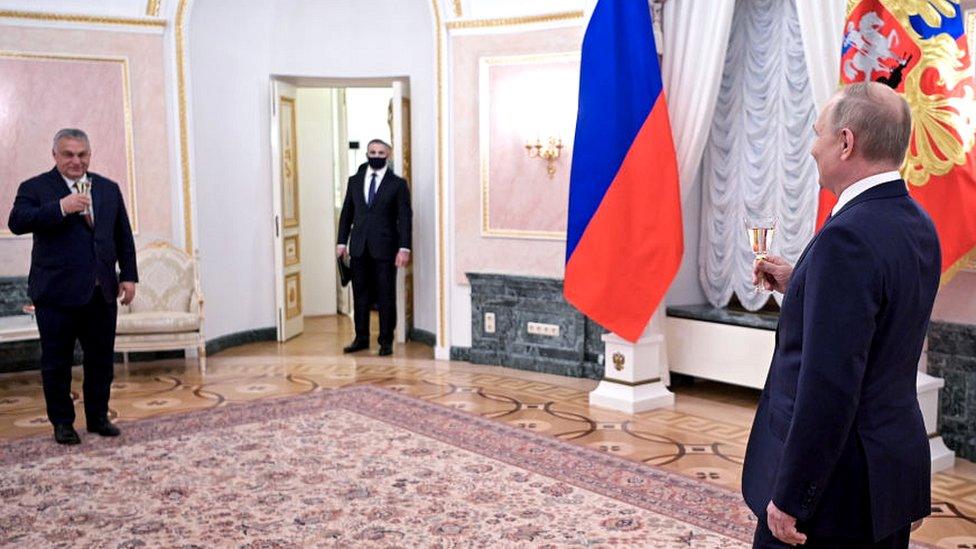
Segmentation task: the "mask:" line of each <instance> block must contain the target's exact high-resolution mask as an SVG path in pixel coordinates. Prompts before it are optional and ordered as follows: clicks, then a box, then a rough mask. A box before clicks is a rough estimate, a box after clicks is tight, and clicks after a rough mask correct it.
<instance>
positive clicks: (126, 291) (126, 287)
mask: <svg viewBox="0 0 976 549" xmlns="http://www.w3.org/2000/svg"><path fill="white" fill-rule="evenodd" d="M135 296H136V283H135V282H121V283H119V299H121V300H122V304H123V305H128V304H129V303H132V299H133V298H134V297H135Z"/></svg>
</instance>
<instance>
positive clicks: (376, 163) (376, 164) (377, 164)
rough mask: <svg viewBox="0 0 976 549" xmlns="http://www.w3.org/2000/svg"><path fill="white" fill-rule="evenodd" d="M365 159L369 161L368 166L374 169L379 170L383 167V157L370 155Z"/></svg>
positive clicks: (384, 161)
mask: <svg viewBox="0 0 976 549" xmlns="http://www.w3.org/2000/svg"><path fill="white" fill-rule="evenodd" d="M366 160H368V161H369V167H370V168H373V169H374V170H381V169H383V166H386V159H385V158H380V157H378V156H371V157H369V158H367V159H366Z"/></svg>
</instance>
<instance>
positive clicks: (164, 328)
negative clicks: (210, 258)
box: [115, 242, 206, 373]
mask: <svg viewBox="0 0 976 549" xmlns="http://www.w3.org/2000/svg"><path fill="white" fill-rule="evenodd" d="M136 264H137V265H138V268H139V284H138V286H137V289H136V297H135V299H133V300H132V303H130V304H128V305H119V316H118V325H117V328H116V337H115V351H116V352H119V353H122V356H123V360H124V361H125V363H126V364H128V362H129V353H131V352H138V351H173V350H179V349H184V350H186V349H192V348H196V349H197V353H198V354H197V356H198V360H199V365H200V371H201V373H202V372H204V371H205V370H206V341H205V340H204V338H203V293H202V292H201V291H200V277H199V274H198V272H197V265H196V261H195V260H194V259H193V258H192V257H191V256H189V255H188V254H186V253H185V252H183V251H182V250H179V249H177V248H175V247H173V246H172V245H171V244H169V243H168V242H153V243H152V244H149V245H148V246H146V247H145V248H143V249H141V250H139V251H138V252H136Z"/></svg>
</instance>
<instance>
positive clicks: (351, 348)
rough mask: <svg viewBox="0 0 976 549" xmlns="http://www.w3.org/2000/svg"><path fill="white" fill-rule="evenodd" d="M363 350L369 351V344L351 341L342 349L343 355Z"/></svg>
mask: <svg viewBox="0 0 976 549" xmlns="http://www.w3.org/2000/svg"><path fill="white" fill-rule="evenodd" d="M364 349H369V343H366V342H364V341H353V342H352V343H350V344H349V345H346V346H345V347H343V348H342V352H343V353H355V352H357V351H362V350H364Z"/></svg>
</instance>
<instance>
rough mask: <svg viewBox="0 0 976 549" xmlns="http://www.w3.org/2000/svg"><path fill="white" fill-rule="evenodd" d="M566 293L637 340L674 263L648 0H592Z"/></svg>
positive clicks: (673, 213) (669, 173)
mask: <svg viewBox="0 0 976 549" xmlns="http://www.w3.org/2000/svg"><path fill="white" fill-rule="evenodd" d="M567 225H568V226H567V241H566V276H565V282H564V286H563V293H564V295H565V296H566V299H567V300H568V301H569V302H570V303H572V304H573V305H574V306H575V307H576V308H577V309H579V310H580V312H582V313H583V314H585V315H586V316H588V317H590V318H592V319H593V320H595V321H596V322H597V323H599V324H600V325H601V326H603V327H604V328H607V329H609V330H611V331H613V332H614V333H616V334H617V335H619V336H620V337H622V338H624V339H627V340H629V341H632V342H635V341H637V340H638V339H639V338H640V336H641V334H642V333H643V332H644V328H645V327H646V326H647V323H648V322H649V321H650V318H651V315H652V314H653V313H654V311H655V309H656V308H657V306H658V305H659V304H660V303H661V301H662V300H663V299H664V294H665V292H666V291H667V289H668V286H669V285H670V284H671V280H672V279H673V278H674V275H675V274H676V273H677V272H678V267H679V266H680V264H681V254H682V251H683V237H682V227H681V193H680V187H679V183H678V163H677V160H676V158H675V152H674V142H673V141H672V138H671V123H670V121H669V120H668V110H667V105H665V102H664V90H663V89H662V85H661V69H660V66H659V64H658V59H657V49H656V48H655V45H654V32H653V29H652V26H651V13H650V8H649V6H648V3H647V0H599V2H598V3H597V5H596V8H595V10H594V11H593V16H592V17H591V19H590V22H589V25H588V26H587V28H586V35H585V37H584V38H583V56H582V66H581V69H580V93H579V114H578V116H577V121H576V140H575V142H574V144H573V167H572V174H571V176H570V188H569V220H568V224H567Z"/></svg>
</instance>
